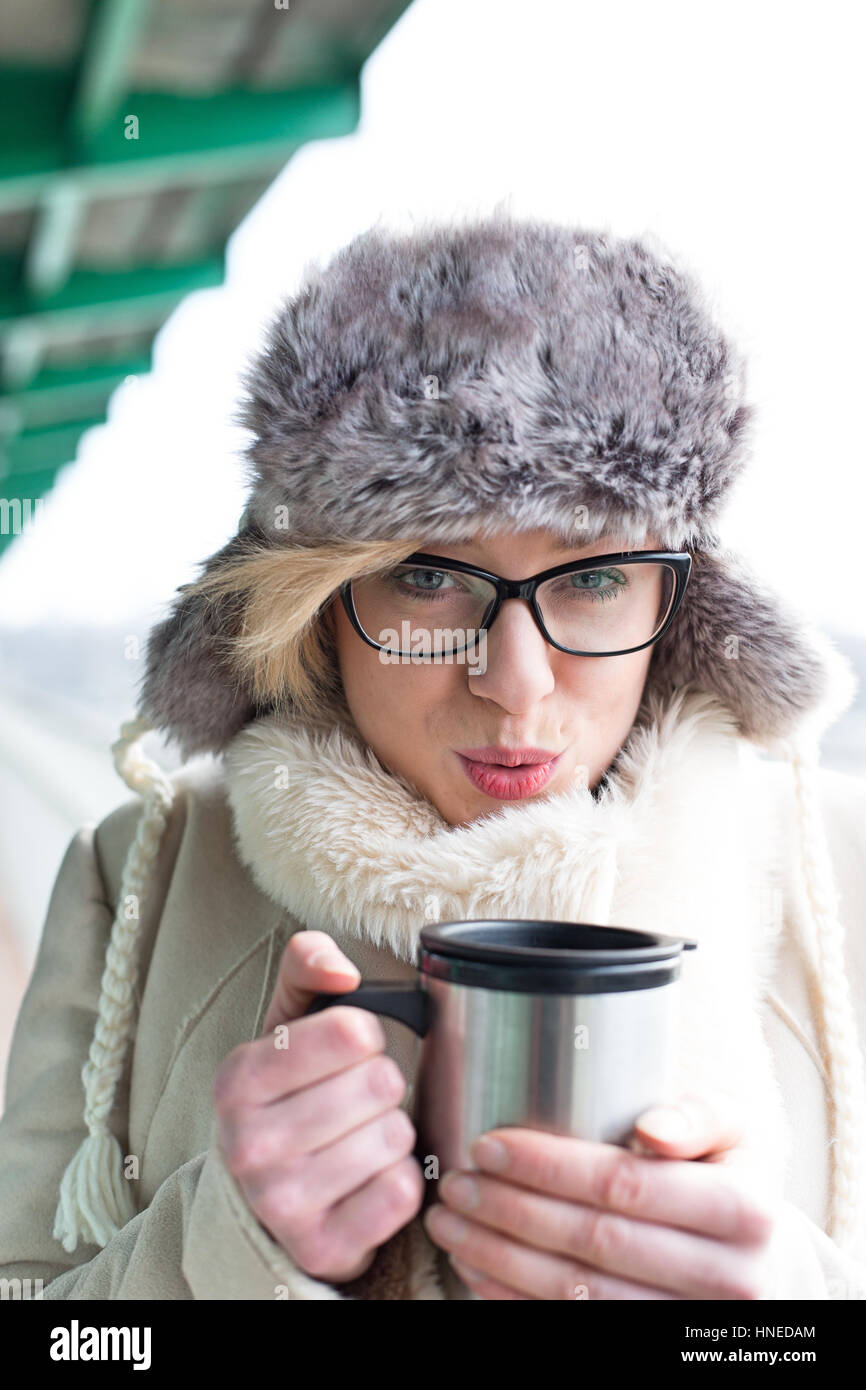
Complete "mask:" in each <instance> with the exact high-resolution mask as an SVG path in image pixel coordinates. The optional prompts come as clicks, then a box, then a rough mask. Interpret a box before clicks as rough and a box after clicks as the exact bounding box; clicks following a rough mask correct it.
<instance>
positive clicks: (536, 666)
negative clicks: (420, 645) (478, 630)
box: [468, 598, 556, 714]
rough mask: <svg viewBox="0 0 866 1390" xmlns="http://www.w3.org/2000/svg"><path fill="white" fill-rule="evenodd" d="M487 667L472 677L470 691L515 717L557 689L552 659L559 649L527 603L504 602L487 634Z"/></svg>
mask: <svg viewBox="0 0 866 1390" xmlns="http://www.w3.org/2000/svg"><path fill="white" fill-rule="evenodd" d="M485 640H486V651H485V652H484V661H482V662H480V663H479V664H480V665H481V666H482V667H483V669H482V670H481V671H479V672H478V673H477V674H475V675H473V674H472V667H469V668H468V669H469V675H468V680H469V689H470V690H471V691H472V693H473V694H474V695H480V696H483V697H484V698H485V699H487V700H493V701H495V703H496V704H498V705H501V706H502V707H503V709H507V710H508V711H509V712H510V713H512V714H519V713H521V712H522V711H524V710H528V709H531V708H532V706H533V705H534V704H537V702H538V701H539V700H541V699H543V698H544V696H545V695H549V694H550V692H551V691H552V690H553V689H554V686H555V685H556V678H555V675H554V672H553V669H552V667H551V662H550V658H551V656H552V655H553V654H554V651H555V648H553V647H552V646H551V645H550V643H549V642H548V641H547V640H546V638H545V636H544V634H543V632H541V631H540V629H539V627H538V624H537V623H536V621H535V617H534V615H533V613H532V610H531V608H530V607H529V603H528V602H527V600H526V599H522V598H511V599H504V600H503V602H502V606H501V607H500V609H499V612H498V613H497V614H496V617H495V619H494V621H493V624H492V626H491V627H490V629H489V631H488V632H487V633H486V634H485Z"/></svg>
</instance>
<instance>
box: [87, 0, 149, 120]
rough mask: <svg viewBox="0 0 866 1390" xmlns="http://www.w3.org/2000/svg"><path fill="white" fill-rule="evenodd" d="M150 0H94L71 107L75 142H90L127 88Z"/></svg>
mask: <svg viewBox="0 0 866 1390" xmlns="http://www.w3.org/2000/svg"><path fill="white" fill-rule="evenodd" d="M149 10H150V0H95V3H94V4H93V5H92V8H91V12H90V20H89V22H88V26H87V36H86V38H85V41H84V52H83V54H82V57H81V62H80V64H79V69H78V80H77V85H76V88H75V95H74V97H73V100H72V105H71V108H70V110H69V112H68V114H67V120H68V122H69V128H70V132H71V134H72V136H73V138H74V139H76V140H81V139H85V140H86V139H88V138H89V137H90V136H91V135H92V134H93V133H94V132H95V131H97V130H98V129H99V128H100V126H101V125H103V123H104V122H105V121H106V120H107V119H108V117H109V116H110V115H111V113H112V112H113V111H114V110H115V108H116V106H117V103H118V102H119V101H120V99H121V97H122V96H123V93H124V91H125V90H126V88H127V85H128V83H127V78H128V74H129V67H130V64H131V62H132V59H133V56H134V53H135V47H136V44H137V43H138V40H139V37H140V35H141V31H142V28H143V26H144V22H145V20H146V19H147V16H148V11H149Z"/></svg>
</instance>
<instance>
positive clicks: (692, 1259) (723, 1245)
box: [441, 1177, 758, 1299]
mask: <svg viewBox="0 0 866 1390" xmlns="http://www.w3.org/2000/svg"><path fill="white" fill-rule="evenodd" d="M474 1183H475V1186H476V1195H477V1201H476V1203H475V1204H474V1205H473V1206H472V1207H471V1208H458V1209H457V1210H458V1213H459V1215H460V1216H461V1217H464V1218H466V1219H469V1220H471V1221H472V1222H473V1223H478V1224H480V1225H481V1226H483V1227H485V1228H487V1227H489V1228H491V1230H492V1231H493V1232H495V1233H496V1234H503V1235H506V1236H509V1237H513V1238H514V1239H517V1240H520V1241H522V1242H525V1243H526V1244H527V1245H530V1246H532V1247H533V1248H534V1249H538V1250H542V1251H549V1252H550V1253H551V1254H553V1255H563V1256H568V1257H569V1258H571V1259H572V1260H573V1261H575V1262H576V1263H578V1264H580V1265H582V1266H583V1265H588V1266H592V1267H593V1268H594V1269H596V1270H599V1271H604V1272H606V1273H608V1274H611V1275H615V1276H617V1277H619V1278H623V1279H627V1280H632V1281H635V1282H637V1283H639V1284H646V1285H648V1286H650V1287H652V1288H658V1289H666V1290H668V1291H670V1292H672V1293H676V1294H681V1295H683V1296H685V1297H690V1298H732V1299H736V1298H749V1297H753V1296H755V1295H754V1293H753V1292H752V1281H753V1280H754V1277H755V1274H756V1267H755V1266H756V1260H755V1258H754V1257H755V1256H756V1255H757V1253H758V1252H757V1251H755V1250H754V1249H752V1248H746V1247H741V1246H735V1245H732V1244H730V1243H728V1242H724V1241H718V1240H714V1239H712V1238H707V1237H704V1236H698V1235H694V1234H692V1233H691V1232H686V1231H680V1230H677V1229H676V1228H674V1227H671V1226H663V1225H658V1224H656V1223H654V1222H650V1221H641V1220H638V1219H636V1218H633V1217H626V1216H622V1215H619V1214H618V1213H615V1212H611V1211H605V1210H603V1209H600V1208H598V1207H589V1206H584V1205H582V1204H580V1203H577V1202H573V1201H570V1202H564V1201H561V1200H560V1199H558V1198H553V1197H547V1196H542V1195H541V1194H539V1193H535V1192H530V1191H526V1190H524V1189H522V1188H518V1187H515V1186H513V1185H512V1184H511V1183H507V1182H501V1181H498V1180H496V1179H494V1178H489V1177H487V1178H485V1177H477V1178H475V1179H474ZM453 1191H454V1186H453V1184H451V1183H449V1182H443V1184H442V1185H441V1192H442V1196H443V1199H444V1198H445V1196H446V1194H448V1193H450V1194H452V1195H453ZM448 1205H449V1209H450V1207H451V1206H452V1205H453V1202H452V1201H451V1200H449V1204H448ZM467 1260H468V1263H469V1264H470V1265H471V1264H472V1263H473V1261H472V1259H470V1258H469V1257H468V1256H467ZM499 1277H500V1278H503V1279H505V1276H504V1275H500V1276H499ZM505 1282H506V1283H509V1282H510V1280H508V1279H505Z"/></svg>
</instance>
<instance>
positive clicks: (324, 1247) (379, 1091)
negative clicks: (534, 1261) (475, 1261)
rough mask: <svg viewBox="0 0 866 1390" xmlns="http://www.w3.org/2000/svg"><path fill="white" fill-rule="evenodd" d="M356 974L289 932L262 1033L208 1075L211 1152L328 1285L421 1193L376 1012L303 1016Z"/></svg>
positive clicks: (288, 1247)
mask: <svg viewBox="0 0 866 1390" xmlns="http://www.w3.org/2000/svg"><path fill="white" fill-rule="evenodd" d="M319 953H322V954H321V956H319ZM317 957H318V959H317ZM360 978H361V977H360V975H359V974H358V971H357V969H356V968H355V966H354V965H352V963H351V961H349V960H348V959H347V957H346V956H344V955H343V953H342V951H340V950H339V948H338V947H337V945H336V944H335V943H334V941H333V940H332V938H331V937H330V936H328V935H327V933H326V932H321V931H302V932H297V933H296V934H295V935H294V936H292V938H291V940H290V941H289V943H288V945H287V946H286V949H285V952H284V954H283V959H282V961H281V963H280V972H279V976H278V979H277V985H276V988H275V990H274V994H273V998H272V999H271V1003H270V1007H269V1009H268V1013H267V1016H266V1018H265V1023H264V1028H263V1030H262V1036H261V1037H260V1038H257V1039H255V1041H253V1042H249V1043H241V1044H240V1045H239V1046H238V1047H235V1048H233V1050H232V1051H231V1052H230V1053H228V1055H227V1056H226V1057H225V1058H224V1059H223V1061H222V1062H221V1063H220V1065H219V1067H218V1068H217V1070H216V1072H215V1074H214V1080H213V1102H214V1109H215V1111H216V1116H217V1124H218V1134H219V1143H220V1148H221V1150H222V1154H223V1158H224V1160H225V1162H226V1164H227V1166H228V1168H229V1170H230V1172H231V1173H232V1175H233V1176H234V1178H235V1180H236V1181H237V1183H238V1184H239V1185H240V1187H241V1189H242V1191H243V1193H244V1196H245V1198H246V1200H247V1202H248V1204H249V1206H250V1207H251V1208H252V1210H253V1212H254V1213H255V1215H256V1217H257V1218H258V1220H259V1222H260V1223H261V1225H262V1226H263V1227H264V1228H265V1230H266V1231H267V1232H268V1234H269V1235H270V1236H271V1237H272V1238H273V1239H274V1240H276V1241H277V1242H278V1243H279V1244H280V1245H281V1246H282V1247H283V1249H284V1250H285V1251H286V1253H287V1254H288V1255H289V1257H290V1258H291V1259H292V1260H293V1261H294V1263H295V1264H296V1265H298V1267H299V1268H300V1269H302V1270H304V1272H305V1273H307V1274H309V1275H310V1276H311V1277H312V1278H314V1279H320V1280H323V1281H324V1282H326V1283H330V1284H338V1283H344V1282H347V1281H348V1280H351V1279H355V1278H357V1277H358V1275H360V1274H363V1273H364V1271H365V1270H366V1269H368V1268H369V1266H370V1265H371V1264H372V1262H373V1260H374V1259H375V1256H376V1251H377V1249H378V1247H379V1246H380V1245H383V1244H384V1243H385V1241H387V1240H389V1239H390V1237H391V1236H393V1235H394V1234H395V1232H397V1231H398V1230H400V1228H401V1227H403V1226H405V1225H406V1224H407V1223H408V1222H409V1221H411V1220H412V1218H413V1217H414V1216H415V1215H416V1214H417V1212H418V1211H419V1210H420V1207H421V1204H422V1200H423V1194H424V1178H423V1175H422V1173H421V1167H420V1164H419V1163H418V1160H417V1159H416V1158H415V1157H414V1156H413V1149H414V1147H415V1127H414V1125H413V1124H412V1121H411V1120H410V1119H409V1116H408V1115H407V1114H406V1112H405V1111H404V1110H401V1109H400V1102H401V1100H402V1099H403V1096H404V1095H405V1092H406V1081H405V1078H404V1077H403V1074H402V1072H401V1071H400V1068H399V1067H398V1066H397V1064H396V1062H394V1061H392V1060H391V1058H390V1057H387V1056H384V1055H383V1054H384V1052H385V1047H386V1038H385V1031H384V1029H383V1027H382V1024H381V1023H380V1021H379V1019H378V1018H377V1017H376V1015H375V1014H372V1013H367V1012H365V1011H363V1010H361V1009H353V1008H350V1007H346V1006H343V1005H335V1006H334V1007H333V1008H330V1009H324V1010H322V1012H320V1013H315V1014H312V1015H311V1016H310V1017H309V1018H305V1017H303V1014H304V1011H305V1009H307V1008H308V1007H309V1004H310V1002H311V1000H312V998H313V996H314V995H316V994H324V993H331V994H344V993H346V992H348V991H349V990H351V989H353V988H355V987H356V986H357V985H358V984H359V983H360ZM282 1024H285V1025H286V1027H285V1028H281V1027H280V1025H282ZM275 1030H276V1031H275ZM280 1044H281V1045H280Z"/></svg>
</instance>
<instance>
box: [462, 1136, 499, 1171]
mask: <svg viewBox="0 0 866 1390" xmlns="http://www.w3.org/2000/svg"><path fill="white" fill-rule="evenodd" d="M470 1152H471V1154H472V1157H473V1159H474V1160H475V1162H476V1163H477V1164H478V1167H479V1168H489V1169H490V1170H491V1172H493V1173H501V1172H502V1170H503V1169H504V1168H505V1167H506V1166H507V1164H508V1150H507V1149H506V1147H505V1145H504V1144H503V1143H502V1141H501V1140H500V1139H488V1138H487V1137H486V1136H485V1137H484V1138H482V1139H476V1140H475V1143H474V1144H473V1145H472V1148H471V1150H470Z"/></svg>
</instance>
